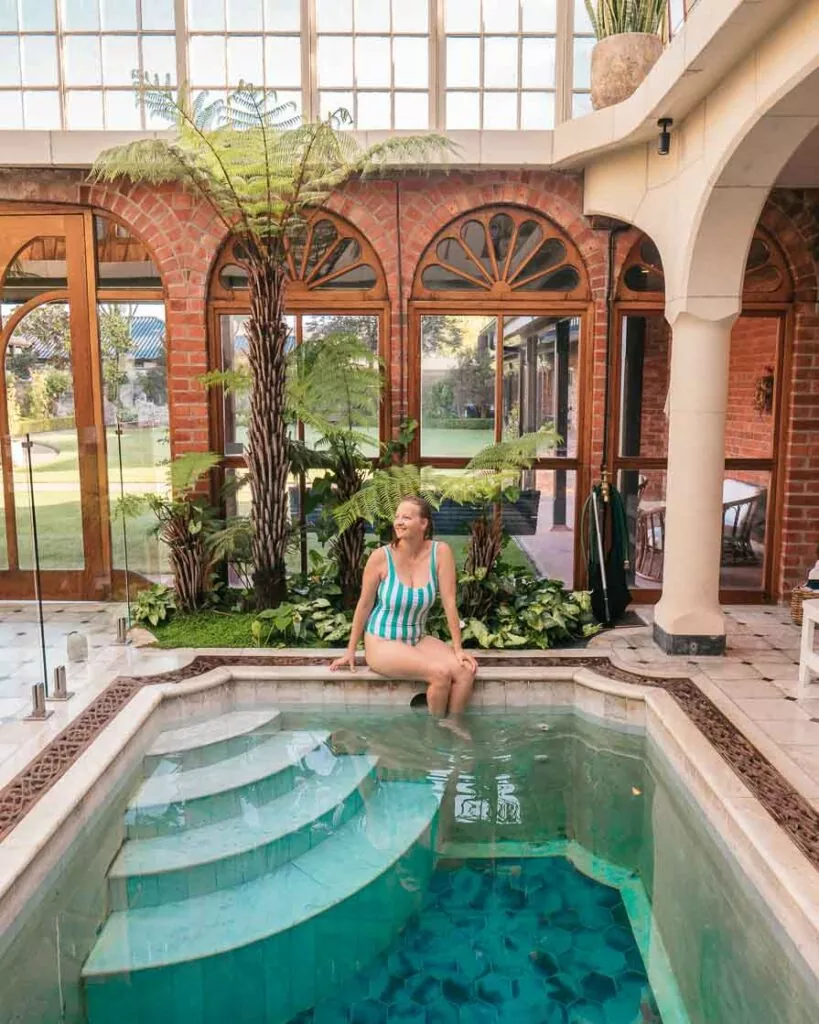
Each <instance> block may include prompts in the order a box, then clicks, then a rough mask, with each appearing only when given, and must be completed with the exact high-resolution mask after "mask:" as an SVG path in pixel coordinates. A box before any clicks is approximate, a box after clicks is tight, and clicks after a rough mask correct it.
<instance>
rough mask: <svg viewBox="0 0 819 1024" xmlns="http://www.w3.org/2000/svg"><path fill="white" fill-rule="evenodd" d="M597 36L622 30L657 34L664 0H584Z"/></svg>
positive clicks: (600, 37)
mask: <svg viewBox="0 0 819 1024" xmlns="http://www.w3.org/2000/svg"><path fill="white" fill-rule="evenodd" d="M585 3H586V11H587V12H588V15H589V20H590V21H591V24H592V28H593V29H594V34H595V35H596V36H597V38H598V39H604V38H605V37H606V36H614V35H620V34H622V33H624V32H649V33H651V34H652V35H659V34H660V32H661V31H662V28H663V24H664V21H665V13H666V0H585Z"/></svg>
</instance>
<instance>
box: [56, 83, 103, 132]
mask: <svg viewBox="0 0 819 1024" xmlns="http://www.w3.org/2000/svg"><path fill="white" fill-rule="evenodd" d="M65 95H66V99H65V121H66V128H73V129H75V130H81V131H95V130H97V129H99V128H102V126H103V123H104V122H103V117H102V93H101V92H96V91H93V92H79V91H78V90H70V91H69V92H67V93H66V94H65Z"/></svg>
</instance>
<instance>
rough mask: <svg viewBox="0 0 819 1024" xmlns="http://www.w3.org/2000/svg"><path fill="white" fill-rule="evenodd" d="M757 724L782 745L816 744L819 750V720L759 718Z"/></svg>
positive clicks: (787, 746)
mask: <svg viewBox="0 0 819 1024" xmlns="http://www.w3.org/2000/svg"><path fill="white" fill-rule="evenodd" d="M756 724H757V725H758V726H759V727H760V728H761V729H764V731H765V732H766V733H767V734H768V735H769V736H770V737H771V739H772V740H775V741H776V742H777V743H778V744H779V745H780V746H781V747H785V748H790V747H792V746H815V747H816V749H817V750H818V751H819V722H812V721H811V720H810V719H809V718H806V719H805V720H804V721H800V722H783V721H781V720H780V719H768V720H767V721H766V720H759V721H757V723H756Z"/></svg>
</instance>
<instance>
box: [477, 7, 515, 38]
mask: <svg viewBox="0 0 819 1024" xmlns="http://www.w3.org/2000/svg"><path fill="white" fill-rule="evenodd" d="M518 8H519V3H518V0H483V30H484V32H517V31H518Z"/></svg>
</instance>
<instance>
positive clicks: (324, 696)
mask: <svg viewBox="0 0 819 1024" xmlns="http://www.w3.org/2000/svg"><path fill="white" fill-rule="evenodd" d="M190 653H191V660H190V661H189V662H187V663H186V664H185V665H183V666H182V667H180V668H178V669H175V670H173V671H167V672H162V673H159V674H156V675H145V676H122V677H118V678H116V679H114V680H113V681H112V682H110V683H109V684H108V685H107V686H105V687H104V689H102V691H101V692H100V693H99V694H98V695H97V696H96V697H93V699H90V701H89V703H88V704H87V706H85V707H84V708H82V709H81V710H80V711H79V713H78V714H77V715H76V717H75V718H74V719H73V720H72V721H71V722H70V723H69V724H68V725H66V726H65V728H63V729H62V730H61V731H60V732H59V733H58V734H57V735H56V736H55V737H54V738H53V739H52V740H51V741H50V742H49V743H48V745H47V746H46V747H45V748H44V749H43V750H42V751H40V752H39V753H38V754H36V756H35V757H34V758H33V759H32V760H31V761H30V762H29V763H28V764H27V765H26V766H25V767H24V768H23V769H22V770H21V771H20V772H19V773H18V774H17V775H16V776H15V777H14V778H13V779H11V780H10V781H9V782H8V784H7V785H5V786H4V787H3V788H2V789H0V934H2V933H3V932H4V931H5V926H9V925H10V924H11V922H12V921H13V920H14V917H15V915H16V913H17V912H18V911H19V910H20V909H21V908H22V906H23V905H24V903H25V901H26V898H27V897H30V896H31V894H32V893H33V892H35V891H36V888H37V887H38V886H41V885H42V884H43V883H44V882H45V880H46V879H47V878H48V877H49V874H50V872H51V871H53V870H54V868H55V866H56V865H57V864H58V863H59V858H60V857H61V856H62V855H63V854H64V853H65V851H66V850H67V849H68V848H69V846H70V843H71V841H72V840H73V839H74V838H75V837H76V834H77V832H78V831H79V830H80V829H81V828H82V827H83V825H84V823H87V822H88V821H90V820H91V819H92V817H93V816H94V815H95V814H96V813H98V812H99V811H100V810H101V808H102V807H103V806H104V804H105V802H106V800H107V798H108V795H109V793H110V786H111V785H113V784H114V781H113V780H115V779H120V780H121V779H123V778H124V777H125V776H126V775H127V774H128V773H130V772H131V771H132V770H135V769H136V767H137V766H138V764H139V762H140V760H141V757H142V754H143V753H144V749H145V746H146V744H147V742H148V741H149V740H150V738H152V736H153V735H155V734H156V732H158V731H159V729H160V727H162V728H164V727H167V726H168V725H169V724H171V722H172V721H173V720H176V719H180V720H181V719H184V718H186V717H188V716H190V715H192V714H197V713H201V712H206V711H210V712H213V711H216V710H218V709H219V708H220V707H221V708H224V709H227V708H228V707H232V706H243V705H245V704H251V703H253V702H254V701H258V700H263V701H264V702H266V703H270V704H275V703H280V704H282V705H293V704H298V703H303V704H311V705H312V704H316V703H326V704H330V705H336V706H338V705H343V704H346V705H349V706H351V707H362V706H371V707H378V706H396V705H399V704H400V705H406V704H408V703H409V699H410V697H411V696H412V695H413V694H414V693H416V692H419V690H421V689H423V685H422V684H418V683H413V682H408V681H399V680H385V679H383V678H381V677H379V676H376V675H375V674H374V673H372V672H370V671H369V670H368V669H366V668H362V669H360V670H358V671H356V672H355V673H352V672H347V671H344V672H337V673H330V672H329V669H328V662H329V660H330V658H331V657H333V656H335V652H332V651H325V652H321V653H318V652H315V653H309V654H306V653H305V652H304V651H303V650H302V651H281V652H271V653H265V654H260V653H259V652H258V650H254V651H246V652H242V651H236V650H231V651H216V652H213V651H210V652H207V653H199V652H190ZM479 661H480V670H479V673H478V679H477V681H476V691H475V704H476V705H477V706H479V707H486V708H490V707H491V708H521V707H532V708H536V707H541V708H545V707H549V706H551V707H562V708H566V707H573V708H576V709H577V710H579V711H580V712H582V713H585V714H588V715H591V716H592V717H594V718H598V719H601V720H603V721H604V722H606V723H608V724H613V725H616V726H618V727H621V728H624V727H625V728H629V727H632V728H640V729H645V731H646V734H647V737H648V741H649V742H650V743H652V744H653V745H654V746H655V747H656V748H657V749H658V751H659V752H660V753H661V755H662V756H663V757H664V758H665V760H666V761H668V762H670V763H671V764H672V766H673V767H674V769H675V771H676V774H677V775H678V776H679V777H680V779H681V781H682V782H683V783H684V785H685V787H686V789H688V790H689V792H690V793H691V794H692V795H693V796H694V798H695V800H696V802H697V804H698V805H699V806H700V808H701V810H702V811H703V812H704V813H705V815H706V818H707V819H708V820H709V821H710V823H711V825H712V827H713V829H714V831H715V832H716V834H717V835H718V836H719V838H720V839H721V841H722V842H723V843H725V844H726V845H727V846H728V847H729V848H730V849H731V851H732V853H733V855H734V856H735V857H736V859H737V860H738V861H739V863H740V865H741V867H742V868H743V870H744V871H745V873H746V874H747V875H748V876H749V877H750V878H751V880H752V881H753V882H754V884H755V885H756V886H757V888H758V889H759V890H760V892H761V893H762V895H763V897H764V898H765V900H766V901H767V902H768V904H769V905H770V906H771V909H772V910H773V912H774V915H775V916H776V918H777V919H778V920H779V922H780V924H782V925H783V926H784V927H785V928H786V929H787V931H788V934H789V935H790V936H791V938H792V940H793V941H794V942H795V944H796V945H797V947H798V948H799V949H800V950H801V952H802V954H803V956H804V957H805V959H806V960H807V962H808V963H809V964H810V966H811V968H812V969H813V970H814V971H815V972H816V973H817V975H819V873H818V872H817V871H816V870H814V869H819V813H817V810H816V809H815V808H814V807H813V806H812V804H811V802H810V801H809V799H808V798H806V797H805V796H803V795H802V793H800V792H799V790H800V789H802V790H803V792H807V791H808V789H809V788H810V787H811V783H810V780H809V779H808V778H807V776H803V775H802V773H801V772H800V770H799V769H798V768H796V766H795V765H793V763H792V762H790V761H789V759H788V758H787V757H786V756H785V755H783V754H782V752H781V751H780V750H779V748H778V747H777V746H776V745H775V744H774V743H773V742H772V741H771V740H769V739H768V738H767V737H766V736H765V734H764V733H762V732H761V730H759V729H758V728H757V727H755V726H754V724H753V723H752V722H751V721H750V720H749V719H747V718H746V717H745V716H744V715H743V714H742V713H741V712H740V711H738V710H737V708H736V707H735V706H734V705H732V704H731V702H729V701H727V700H726V699H725V697H724V695H723V694H722V693H721V692H720V691H719V690H718V689H717V688H716V687H714V686H713V684H711V683H710V681H709V680H707V679H706V678H705V677H703V676H701V675H700V676H696V675H695V676H692V674H691V673H683V672H671V671H669V672H663V673H658V672H657V671H656V670H654V671H651V670H647V671H645V672H640V671H635V670H634V669H633V667H626V666H625V665H623V664H620V663H618V659H617V657H616V655H614V654H613V653H601V654H599V655H597V654H592V653H583V654H577V653H576V652H575V651H565V652H554V651H550V652H543V653H540V652H527V653H526V654H521V655H517V656H515V655H510V654H508V653H507V652H482V653H481V655H480V656H479ZM175 698H181V699H175ZM126 707H127V709H128V713H127V714H120V712H122V711H123V710H124V709H125V708H126ZM160 708H162V709H163V712H162V713H161V714H155V712H157V711H158V709H160ZM160 719H161V722H160ZM800 776H802V777H800ZM101 783H108V784H110V785H104V784H101ZM103 790H105V792H103Z"/></svg>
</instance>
